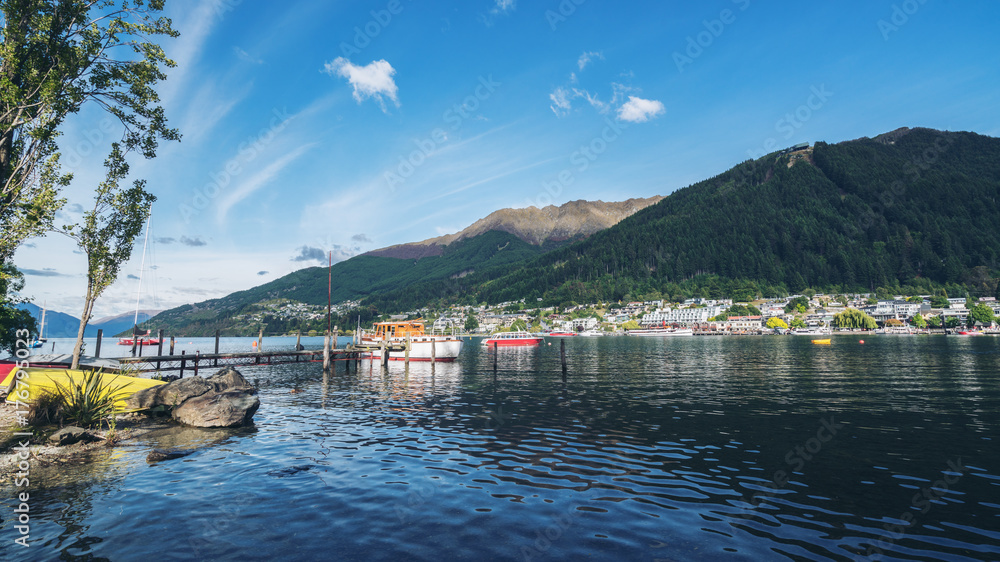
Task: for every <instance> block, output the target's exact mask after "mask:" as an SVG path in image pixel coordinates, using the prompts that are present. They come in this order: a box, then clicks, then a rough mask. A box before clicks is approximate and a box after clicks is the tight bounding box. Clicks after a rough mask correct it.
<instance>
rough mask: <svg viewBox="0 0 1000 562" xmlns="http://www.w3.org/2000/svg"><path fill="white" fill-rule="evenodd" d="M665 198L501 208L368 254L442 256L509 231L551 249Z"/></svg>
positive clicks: (584, 235)
mask: <svg viewBox="0 0 1000 562" xmlns="http://www.w3.org/2000/svg"><path fill="white" fill-rule="evenodd" d="M661 199H663V197H661V196H658V195H657V196H653V197H648V198H645V199H628V200H627V201H620V202H612V203H605V202H604V201H583V200H579V201H570V202H568V203H564V204H563V205H560V206H558V207H556V206H555V205H549V206H547V207H543V208H541V209H539V208H537V207H526V208H523V209H500V210H499V211H495V212H493V213H491V214H490V215H489V216H487V217H486V218H483V219H479V220H478V221H476V222H474V223H473V224H472V225H471V226H469V227H468V228H466V229H464V230H462V231H461V232H458V233H455V234H447V235H444V236H438V237H436V238H429V239H427V240H424V241H423V242H413V243H409V244H399V245H396V246H389V247H388V248H382V249H380V250H373V251H371V252H368V253H367V254H366V255H369V256H377V257H387V258H400V259H420V258H424V257H429V256H440V255H442V254H443V253H444V251H445V247H447V246H448V245H450V244H452V243H454V242H458V241H461V240H467V239H469V238H474V237H476V236H479V235H482V234H485V233H487V232H490V231H497V232H507V233H509V234H513V235H514V236H516V237H518V238H520V239H521V240H523V241H525V242H527V243H528V244H532V245H535V246H541V247H543V248H548V249H551V248H553V247H556V246H559V245H562V244H563V243H565V242H567V241H572V240H576V239H579V238H583V237H586V236H590V235H591V234H594V233H595V232H598V231H601V230H604V229H605V228H608V227H609V226H612V225H615V224H617V223H618V222H620V221H621V220H622V219H624V218H625V217H628V216H630V215H632V214H634V213H635V212H637V211H639V210H642V209H645V208H646V207H648V206H650V205H653V204H655V203H657V202H658V201H660V200H661Z"/></svg>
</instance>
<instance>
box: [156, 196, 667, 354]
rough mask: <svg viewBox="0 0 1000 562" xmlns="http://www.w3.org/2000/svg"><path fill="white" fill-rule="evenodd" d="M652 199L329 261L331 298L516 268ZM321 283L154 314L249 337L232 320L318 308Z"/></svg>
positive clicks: (562, 211) (510, 213)
mask: <svg viewBox="0 0 1000 562" xmlns="http://www.w3.org/2000/svg"><path fill="white" fill-rule="evenodd" d="M659 199H660V198H659V197H652V198H649V199H630V200H628V201H624V202H621V203H604V202H601V201H597V202H587V201H574V202H571V203H567V204H565V205H562V206H561V207H554V206H549V207H545V208H544V209H536V208H534V207H529V208H528V209H504V210H502V211H498V212H495V213H493V214H491V215H490V216H488V217H486V218H485V219H482V220H480V221H477V222H476V223H475V224H473V225H472V226H470V227H469V228H467V229H465V230H463V231H461V232H459V233H457V234H451V235H448V236H443V237H438V238H433V239H430V240H425V241H424V242H418V243H414V244H403V245H399V246H393V247H391V248H385V249H382V250H377V251H374V252H369V253H367V254H362V255H359V256H355V257H353V258H351V259H348V260H346V261H342V262H340V263H337V264H334V265H333V268H332V276H333V287H332V289H333V291H332V298H333V302H343V301H346V300H360V299H363V298H366V297H370V296H373V295H378V294H382V293H386V292H393V291H399V290H405V288H406V287H409V286H411V285H414V284H417V283H425V282H427V281H430V280H447V279H461V278H463V277H465V276H468V275H471V274H473V273H476V272H479V271H482V270H484V269H504V268H506V269H509V268H512V267H516V266H517V265H518V264H520V263H522V262H524V261H525V260H527V259H528V258H531V257H534V256H538V255H541V254H543V253H544V252H546V251H548V250H551V249H554V248H558V247H560V246H563V245H565V244H568V243H570V242H572V241H574V240H578V239H582V238H583V237H585V236H588V235H590V234H593V233H594V232H597V231H599V230H600V229H601V228H606V226H607V225H610V224H614V223H615V222H617V221H619V220H621V219H622V218H624V217H626V216H628V215H630V214H632V213H635V212H636V211H637V210H639V209H641V208H643V207H645V206H648V205H649V204H651V203H653V202H655V201H657V200H659ZM327 282H328V271H327V268H325V267H311V268H306V269H301V270H299V271H295V272H293V273H290V274H288V275H286V276H284V277H281V278H279V279H275V280H274V281H271V282H269V283H266V284H264V285H260V286H258V287H254V288H252V289H248V290H245V291H239V292H236V293H233V294H230V295H227V296H225V297H222V298H220V299H213V300H209V301H204V302H200V303H197V304H190V305H184V306H181V307H177V308H174V309H171V310H168V311H165V312H163V313H161V314H160V315H159V316H157V325H158V326H162V327H164V328H165V329H167V330H168V331H169V332H170V333H174V334H184V335H189V336H197V335H211V334H214V333H215V330H222V331H224V332H225V333H244V332H245V333H247V334H256V331H254V330H256V328H252V327H248V326H245V325H241V323H240V322H239V321H236V320H234V319H233V317H234V316H238V315H241V314H245V313H247V312H248V311H253V310H256V309H257V308H259V307H257V305H258V304H259V303H262V302H265V301H272V300H275V299H289V300H292V301H297V302H301V303H305V304H311V305H326V303H327ZM267 318H268V321H267V324H268V327H267V331H268V333H277V332H285V331H292V330H293V329H295V328H296V326H295V325H294V324H290V323H288V322H286V321H285V320H284V319H282V318H279V317H274V316H269V317H267Z"/></svg>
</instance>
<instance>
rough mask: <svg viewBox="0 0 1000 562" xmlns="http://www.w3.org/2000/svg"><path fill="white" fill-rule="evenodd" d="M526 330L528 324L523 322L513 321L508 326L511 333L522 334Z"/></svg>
mask: <svg viewBox="0 0 1000 562" xmlns="http://www.w3.org/2000/svg"><path fill="white" fill-rule="evenodd" d="M527 329H528V324H527V322H525V321H524V320H520V319H519V320H515V321H514V323H513V324H511V325H510V331H511V332H523V331H525V330H527Z"/></svg>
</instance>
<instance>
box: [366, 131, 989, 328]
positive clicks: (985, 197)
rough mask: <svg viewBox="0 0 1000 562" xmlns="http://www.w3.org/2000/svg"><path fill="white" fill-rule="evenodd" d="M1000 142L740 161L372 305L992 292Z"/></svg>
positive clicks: (856, 148)
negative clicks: (537, 245) (559, 236)
mask: <svg viewBox="0 0 1000 562" xmlns="http://www.w3.org/2000/svg"><path fill="white" fill-rule="evenodd" d="M997 162H1000V139H996V138H992V137H986V136H982V135H978V134H975V133H952V132H941V131H934V130H930V129H900V130H897V131H893V132H891V133H887V134H885V135H880V136H878V137H876V138H871V139H870V138H862V139H858V140H853V141H846V142H842V143H837V144H827V143H824V142H817V143H816V144H815V146H814V147H812V148H808V149H806V150H799V151H794V152H793V151H788V150H786V151H780V152H776V153H772V154H769V155H767V156H765V157H762V158H760V159H758V160H754V161H747V162H743V163H742V164H739V165H738V166H736V167H734V168H732V169H731V170H729V171H727V172H725V173H722V174H719V175H718V176H716V177H713V178H710V179H708V180H705V181H702V182H699V183H697V184H694V185H692V186H690V187H687V188H684V189H680V190H677V191H676V192H674V193H673V194H671V195H669V196H668V197H666V198H664V199H663V200H662V201H660V202H659V203H657V204H656V205H652V206H649V207H647V208H645V209H643V210H641V211H639V212H637V213H635V214H633V215H631V216H630V217H628V218H626V219H624V220H622V221H621V222H620V223H618V224H617V225H615V226H613V227H611V228H608V229H606V230H603V231H600V232H598V233H596V234H594V235H593V236H591V237H589V238H588V239H586V240H584V241H580V242H577V243H575V244H572V245H569V246H566V247H564V248H561V249H557V250H554V251H551V252H547V253H545V254H543V255H541V256H538V257H535V258H533V259H531V260H529V261H528V262H526V263H524V264H522V265H521V267H518V268H515V269H512V270H510V271H503V272H500V271H481V272H478V273H477V274H476V275H472V276H468V277H466V278H463V279H448V280H443V281H435V282H430V283H423V284H419V285H415V286H411V287H408V288H407V290H406V291H405V292H399V291H397V292H389V293H383V294H380V295H374V296H372V297H369V298H368V299H367V300H366V303H367V304H370V305H372V306H375V307H376V308H378V309H380V310H391V309H400V308H402V309H407V308H413V307H415V306H418V305H421V304H425V303H428V302H435V301H443V302H448V301H467V302H490V303H496V302H505V301H513V300H518V299H521V298H526V299H528V300H529V301H536V300H537V299H542V300H543V302H545V303H548V304H561V303H566V302H593V301H600V300H610V301H617V300H623V299H634V298H641V297H642V296H644V295H645V296H650V295H652V296H663V297H666V298H674V297H677V296H686V295H693V294H697V295H701V296H710V297H716V296H732V297H734V298H736V299H750V298H753V297H755V296H775V295H782V294H791V293H798V292H801V291H803V290H804V289H806V288H808V287H811V288H814V289H816V290H827V291H832V292H847V291H854V292H884V293H888V292H917V291H924V292H933V291H935V290H938V289H942V288H947V289H948V290H949V291H950V292H951V293H953V294H954V293H962V292H965V291H966V290H968V291H970V292H971V293H973V294H976V295H990V296H992V295H994V294H995V293H996V291H997V281H998V279H997V277H998V268H1000V260H998V257H1000V256H998V253H1000V235H998V229H997V225H998V224H1000V202H998V196H1000V167H998V166H997V165H996V163H997Z"/></svg>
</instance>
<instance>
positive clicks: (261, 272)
mask: <svg viewBox="0 0 1000 562" xmlns="http://www.w3.org/2000/svg"><path fill="white" fill-rule="evenodd" d="M268 273H271V272H270V271H258V272H257V275H260V276H264V275H267V274H268Z"/></svg>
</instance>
